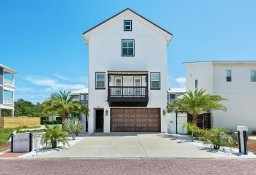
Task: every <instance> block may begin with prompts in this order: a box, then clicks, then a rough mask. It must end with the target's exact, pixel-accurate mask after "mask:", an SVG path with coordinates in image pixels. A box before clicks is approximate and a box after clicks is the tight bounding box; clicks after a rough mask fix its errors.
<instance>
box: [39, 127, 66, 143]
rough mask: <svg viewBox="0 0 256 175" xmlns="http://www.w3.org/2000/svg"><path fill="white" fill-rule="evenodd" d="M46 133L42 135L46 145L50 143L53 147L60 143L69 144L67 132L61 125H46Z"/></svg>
mask: <svg viewBox="0 0 256 175" xmlns="http://www.w3.org/2000/svg"><path fill="white" fill-rule="evenodd" d="M44 131H45V134H44V135H43V137H42V143H45V144H46V146H47V144H48V143H50V145H51V147H52V148H56V147H57V146H58V143H62V144H63V145H65V144H68V141H67V138H66V136H67V134H68V133H67V132H65V131H62V129H61V127H60V126H58V125H54V126H48V125H46V126H45V129H44Z"/></svg>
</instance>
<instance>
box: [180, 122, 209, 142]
mask: <svg viewBox="0 0 256 175" xmlns="http://www.w3.org/2000/svg"><path fill="white" fill-rule="evenodd" d="M184 128H187V130H188V133H189V134H190V135H191V137H192V142H193V141H194V139H195V137H197V138H199V137H200V136H201V135H202V134H203V133H204V130H203V129H201V128H199V127H198V126H196V125H194V124H192V123H185V124H184V125H183V129H184Z"/></svg>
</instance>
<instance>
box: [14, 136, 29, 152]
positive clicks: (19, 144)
mask: <svg viewBox="0 0 256 175" xmlns="http://www.w3.org/2000/svg"><path fill="white" fill-rule="evenodd" d="M31 136H32V135H31V133H19V134H16V133H15V134H13V135H12V143H11V152H16V153H17V152H30V151H31Z"/></svg>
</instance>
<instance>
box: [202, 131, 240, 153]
mask: <svg viewBox="0 0 256 175" xmlns="http://www.w3.org/2000/svg"><path fill="white" fill-rule="evenodd" d="M204 137H205V143H211V144H213V148H214V149H219V148H220V146H235V145H237V142H236V141H235V140H233V139H232V137H231V136H229V135H228V130H227V129H224V128H212V129H210V130H205V132H204Z"/></svg>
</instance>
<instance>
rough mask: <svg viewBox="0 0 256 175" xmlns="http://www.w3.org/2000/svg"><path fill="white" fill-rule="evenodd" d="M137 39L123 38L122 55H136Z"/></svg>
mask: <svg viewBox="0 0 256 175" xmlns="http://www.w3.org/2000/svg"><path fill="white" fill-rule="evenodd" d="M134 45H135V41H134V40H133V39H122V56H125V57H127V56H134V52H135V48H134Z"/></svg>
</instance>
